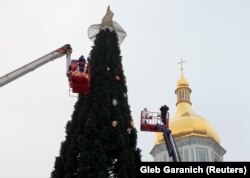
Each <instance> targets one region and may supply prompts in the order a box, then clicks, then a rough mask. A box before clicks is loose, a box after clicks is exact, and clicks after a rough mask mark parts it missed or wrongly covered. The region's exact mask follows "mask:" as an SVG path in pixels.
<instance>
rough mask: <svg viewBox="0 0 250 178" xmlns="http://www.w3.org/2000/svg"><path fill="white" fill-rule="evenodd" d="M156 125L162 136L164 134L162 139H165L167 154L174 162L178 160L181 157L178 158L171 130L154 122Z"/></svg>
mask: <svg viewBox="0 0 250 178" xmlns="http://www.w3.org/2000/svg"><path fill="white" fill-rule="evenodd" d="M156 127H157V128H158V129H159V130H161V131H162V132H163V136H164V140H165V144H166V147H167V150H168V154H169V156H171V157H172V158H173V161H174V162H180V161H181V159H180V156H179V153H178V150H177V147H176V143H175V140H174V138H173V136H172V134H171V131H170V130H169V129H168V128H166V127H164V126H163V125H160V124H156Z"/></svg>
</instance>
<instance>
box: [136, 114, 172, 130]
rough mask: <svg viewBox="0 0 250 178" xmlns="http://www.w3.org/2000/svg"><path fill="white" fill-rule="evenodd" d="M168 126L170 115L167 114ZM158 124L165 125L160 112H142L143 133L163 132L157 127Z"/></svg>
mask: <svg viewBox="0 0 250 178" xmlns="http://www.w3.org/2000/svg"><path fill="white" fill-rule="evenodd" d="M166 120H167V125H166V127H167V128H168V123H169V114H168V113H167V118H166ZM156 124H160V125H163V123H162V121H161V113H160V112H150V111H144V110H142V111H141V131H148V132H162V131H161V130H159V129H158V128H157V126H156Z"/></svg>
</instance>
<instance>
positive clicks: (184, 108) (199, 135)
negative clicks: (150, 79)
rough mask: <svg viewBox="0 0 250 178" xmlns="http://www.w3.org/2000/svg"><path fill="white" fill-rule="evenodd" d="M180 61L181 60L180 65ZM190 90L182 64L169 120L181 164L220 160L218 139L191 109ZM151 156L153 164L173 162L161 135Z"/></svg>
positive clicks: (206, 122) (203, 119)
mask: <svg viewBox="0 0 250 178" xmlns="http://www.w3.org/2000/svg"><path fill="white" fill-rule="evenodd" d="M182 63H183V61H181V64H182ZM191 91H192V90H191V89H190V87H189V82H188V80H187V79H185V77H184V74H183V68H182V65H181V77H180V79H179V80H178V81H177V84H176V90H175V94H176V95H177V102H176V111H175V114H174V115H173V117H172V118H171V119H170V130H171V131H172V134H173V136H174V138H175V140H176V145H177V148H178V151H179V154H180V157H181V160H182V161H188V162H193V161H204V162H207V161H210V162H216V161H223V155H224V154H225V153H226V150H225V149H224V148H223V147H222V146H221V145H220V137H219V135H218V134H217V132H216V131H215V129H214V128H213V127H212V125H211V124H210V123H209V122H208V121H207V120H206V119H205V118H204V117H202V116H201V115H197V114H196V113H194V111H193V110H192V102H191V99H190V94H191ZM150 154H151V155H152V156H153V158H154V161H172V160H171V159H170V158H169V156H168V152H167V149H166V146H165V142H164V139H163V135H162V133H157V134H156V144H155V145H154V147H153V149H152V151H151V152H150Z"/></svg>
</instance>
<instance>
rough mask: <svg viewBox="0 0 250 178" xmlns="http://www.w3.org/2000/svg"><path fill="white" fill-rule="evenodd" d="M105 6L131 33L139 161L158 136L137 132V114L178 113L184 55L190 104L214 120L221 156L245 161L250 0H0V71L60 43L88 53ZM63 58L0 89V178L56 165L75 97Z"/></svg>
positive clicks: (126, 56)
mask: <svg viewBox="0 0 250 178" xmlns="http://www.w3.org/2000/svg"><path fill="white" fill-rule="evenodd" d="M109 4H110V6H111V9H112V11H113V12H114V14H115V15H114V20H115V21H116V22H118V23H119V24H120V25H121V26H122V27H123V28H124V30H125V31H126V32H127V37H126V38H125V40H124V42H123V43H122V45H121V52H122V56H123V65H124V72H125V76H126V78H127V86H128V97H129V104H130V106H131V111H132V115H133V118H134V120H135V125H136V127H137V128H138V147H140V148H141V149H142V155H143V157H142V160H143V161H151V160H152V157H151V156H150V155H149V152H150V151H151V149H152V148H153V145H154V141H155V140H154V133H145V132H140V131H139V116H140V110H141V109H142V108H144V107H147V108H148V109H149V110H151V111H158V110H159V108H160V106H161V105H163V104H167V105H168V106H169V107H170V114H172V115H173V113H174V111H175V103H176V95H175V93H174V90H175V85H176V82H177V80H178V79H179V77H180V67H179V66H178V64H177V63H178V61H179V60H180V59H181V58H183V59H184V60H186V61H187V62H186V63H185V64H184V74H185V77H186V78H187V79H188V80H189V82H190V87H191V89H192V94H191V101H192V103H193V110H194V111H195V112H196V113H197V114H200V115H202V116H204V117H205V118H206V119H207V120H208V121H209V122H210V123H212V124H213V126H214V128H215V129H216V130H217V132H218V133H219V135H220V137H221V145H222V146H223V147H224V148H225V149H226V150H227V153H226V154H225V157H224V159H225V160H226V161H250V153H249V150H250V143H249V138H248V135H249V134H250V131H249V125H250V118H249V115H250V107H249V106H250V94H249V90H250V84H249V74H250V70H249V69H250V35H249V33H250V20H249V19H250V11H249V9H250V1H248V0H237V1H236V0H234V1H233V0H221V1H217V0H206V1H205V0H204V1H200V0H156V1H145V0H137V1H133V0H127V1H122V0H71V1H69V0H53V1H51V0H41V1H34V0H22V1H19V0H8V1H7V0H0V56H1V59H0V76H2V75H5V74H6V73H8V72H11V71H12V70H15V69H16V68H18V67H20V66H22V65H25V64H26V63H29V62H31V61H33V60H35V59H37V58H39V57H41V56H43V55H45V54H47V53H49V52H51V51H53V50H55V49H57V48H59V47H61V46H63V45H64V44H67V43H69V44H71V46H72V48H73V53H72V57H73V58H78V57H79V56H80V55H82V54H84V55H85V56H88V54H89V52H90V50H91V46H92V45H93V42H92V41H90V40H89V39H88V36H87V30H88V27H89V26H90V25H92V24H98V23H100V21H101V19H102V17H103V15H104V14H105V12H106V7H107V6H108V5H109ZM65 61H66V60H65V57H62V58H60V59H57V60H56V61H53V62H51V63H48V64H47V65H45V66H42V67H40V68H39V69H37V70H35V71H33V72H31V73H29V74H27V75H26V76H24V77H22V78H20V79H18V80H16V81H14V82H12V83H10V84H8V85H6V86H4V87H2V88H0V108H1V115H0V144H1V145H0V177H3V178H34V177H35V178H44V177H49V176H50V172H51V171H52V169H53V165H54V161H55V156H57V155H58V153H59V150H60V143H61V141H63V140H64V137H65V125H66V122H67V121H68V120H69V119H71V114H72V112H73V106H74V103H75V102H76V98H75V97H70V96H69V94H68V83H67V78H66V75H65Z"/></svg>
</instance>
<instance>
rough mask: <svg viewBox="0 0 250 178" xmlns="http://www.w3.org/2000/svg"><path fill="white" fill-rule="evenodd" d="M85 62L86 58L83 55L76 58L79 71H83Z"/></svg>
mask: <svg viewBox="0 0 250 178" xmlns="http://www.w3.org/2000/svg"><path fill="white" fill-rule="evenodd" d="M85 63H86V60H85V58H84V56H83V55H81V56H80V58H79V59H78V66H79V70H80V72H84V68H85Z"/></svg>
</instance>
